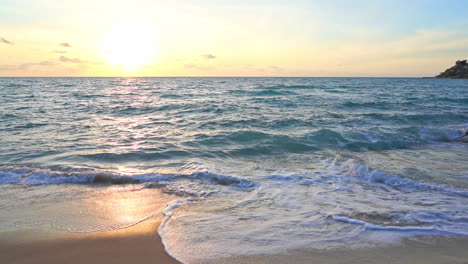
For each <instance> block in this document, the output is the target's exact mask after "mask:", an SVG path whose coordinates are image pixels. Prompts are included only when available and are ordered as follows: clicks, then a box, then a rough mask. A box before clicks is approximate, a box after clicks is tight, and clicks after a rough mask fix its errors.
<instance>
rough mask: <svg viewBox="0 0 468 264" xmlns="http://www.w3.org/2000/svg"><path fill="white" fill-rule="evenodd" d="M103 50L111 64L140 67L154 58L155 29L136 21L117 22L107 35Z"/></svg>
mask: <svg viewBox="0 0 468 264" xmlns="http://www.w3.org/2000/svg"><path fill="white" fill-rule="evenodd" d="M102 50H103V54H104V57H105V59H106V61H107V62H108V63H109V64H111V65H114V66H122V67H124V68H126V69H134V68H137V67H140V66H142V65H143V64H146V63H149V62H150V61H151V60H153V59H154V58H153V57H154V51H155V35H154V30H151V29H150V28H149V27H147V26H146V25H144V24H142V23H139V22H135V21H125V22H121V23H118V24H115V25H114V26H113V27H111V28H110V30H109V31H108V32H107V34H106V35H105V38H104V40H103V42H102Z"/></svg>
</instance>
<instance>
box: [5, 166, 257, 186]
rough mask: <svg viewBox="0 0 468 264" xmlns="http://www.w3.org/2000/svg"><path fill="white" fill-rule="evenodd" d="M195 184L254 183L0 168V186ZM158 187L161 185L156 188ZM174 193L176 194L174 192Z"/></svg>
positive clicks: (199, 175)
mask: <svg viewBox="0 0 468 264" xmlns="http://www.w3.org/2000/svg"><path fill="white" fill-rule="evenodd" d="M183 179H186V180H191V181H199V182H202V183H205V184H214V185H223V186H231V187H239V188H250V187H254V186H255V183H253V182H251V181H248V180H246V179H243V178H239V177H234V176H229V175H221V174H216V173H211V172H208V171H201V172H194V173H189V174H138V175H121V174H115V173H110V172H99V171H84V170H79V169H67V170H55V169H50V168H40V167H32V166H1V167H0V184H16V185H48V184H66V183H69V184H138V183H155V184H156V185H155V184H153V185H152V184H149V185H148V186H147V187H149V188H155V187H164V186H167V185H168V183H170V182H175V181H179V180H183ZM157 183H161V185H157ZM174 192H176V191H175V190H174Z"/></svg>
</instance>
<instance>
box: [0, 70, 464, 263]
mask: <svg viewBox="0 0 468 264" xmlns="http://www.w3.org/2000/svg"><path fill="white" fill-rule="evenodd" d="M467 130H468V82H466V81H465V80H439V79H412V78H0V210H1V212H2V213H1V214H0V232H6V231H12V230H13V231H14V230H28V229H43V230H57V231H65V232H92V231H99V230H112V229H117V228H123V227H126V226H130V225H133V224H135V223H138V222H141V221H143V220H145V219H147V218H149V217H154V216H158V215H163V216H164V221H163V224H162V225H161V227H160V228H159V230H158V232H159V234H160V235H161V237H162V239H163V243H164V244H165V246H166V250H167V251H168V253H169V254H171V255H172V256H174V257H175V258H176V259H178V260H180V261H182V262H184V263H206V262H208V261H212V260H215V259H219V258H227V257H235V256H249V255H252V256H253V255H260V254H277V253H280V252H286V251H289V250H296V249H327V250H328V249H333V248H343V247H376V246H377V247H378V246H381V245H387V244H391V243H397V241H399V240H400V239H402V238H405V237H411V236H420V235H423V236H434V235H444V236H457V237H459V236H467V235H468V143H466V142H463V141H462V139H461V137H462V136H463V134H464V133H466V131H467ZM161 192H162V193H163V194H164V195H166V194H167V196H165V198H164V199H168V200H167V201H168V206H167V207H166V208H162V209H161V208H159V207H155V206H154V200H155V199H159V198H160V197H159V196H158V194H157V193H161Z"/></svg>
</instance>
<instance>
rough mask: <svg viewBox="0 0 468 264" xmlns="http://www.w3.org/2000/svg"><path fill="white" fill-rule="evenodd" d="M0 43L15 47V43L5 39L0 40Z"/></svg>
mask: <svg viewBox="0 0 468 264" xmlns="http://www.w3.org/2000/svg"><path fill="white" fill-rule="evenodd" d="M0 42H2V43H5V44H8V45H13V42H11V41H9V40H7V39H4V38H0Z"/></svg>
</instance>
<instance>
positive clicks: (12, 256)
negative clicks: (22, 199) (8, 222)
mask: <svg viewBox="0 0 468 264" xmlns="http://www.w3.org/2000/svg"><path fill="white" fill-rule="evenodd" d="M159 224H160V220H147V221H145V222H143V223H140V224H137V225H135V226H132V227H129V228H125V229H121V230H116V231H110V232H95V233H87V234H63V235H61V236H57V237H48V236H47V235H45V236H40V237H41V238H40V239H34V240H31V239H27V240H21V239H19V240H18V239H16V238H17V237H19V236H24V235H27V236H31V234H30V233H29V234H25V232H23V233H22V234H19V233H15V232H13V233H9V234H3V235H2V234H0V235H2V236H3V238H2V240H0V263H9V264H29V263H31V264H32V263H35V264H55V263H57V264H59V263H60V264H63V263H67V264H75V263H76V264H78V263H86V264H94V263H96V264H97V263H99V264H103V263H113V264H119V263H122V264H123V263H126V264H128V263H132V264H138V263H158V264H172V263H179V262H177V261H176V260H174V259H173V258H171V257H170V256H169V255H168V254H167V253H166V252H165V251H164V245H163V244H162V242H161V239H160V237H159V235H158V234H157V232H156V230H157V228H158V227H159ZM26 233H27V232H26ZM35 236H36V237H38V234H36V235H35ZM8 237H11V238H15V239H14V240H13V239H8ZM5 238H7V239H5Z"/></svg>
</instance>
